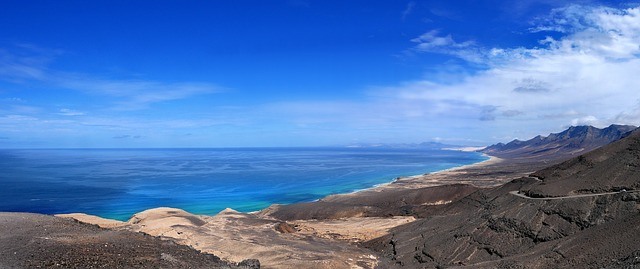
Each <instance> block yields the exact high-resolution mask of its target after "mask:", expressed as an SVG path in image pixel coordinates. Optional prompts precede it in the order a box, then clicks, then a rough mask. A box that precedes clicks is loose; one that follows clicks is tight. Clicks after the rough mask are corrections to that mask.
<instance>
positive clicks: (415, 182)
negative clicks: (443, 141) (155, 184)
mask: <svg viewBox="0 0 640 269" xmlns="http://www.w3.org/2000/svg"><path fill="white" fill-rule="evenodd" d="M478 149H479V148H477V147H472V148H455V149H454V148H451V149H445V150H456V151H465V152H475V151H477V150H478ZM482 156H485V157H488V159H486V160H483V161H479V162H475V163H470V164H465V165H460V166H455V167H451V168H446V169H442V170H437V171H433V172H427V173H424V174H417V175H411V176H398V177H395V178H394V179H393V180H391V181H389V182H385V183H379V184H375V185H373V186H371V187H369V188H363V189H358V190H354V191H350V192H344V193H335V194H329V195H325V196H323V197H321V198H318V199H315V200H313V201H310V202H317V201H322V200H324V199H327V198H329V197H334V196H355V195H359V194H361V193H367V192H380V191H389V190H392V189H405V188H407V186H406V185H410V186H411V187H413V188H416V187H432V186H436V185H445V184H450V183H443V184H435V185H434V184H433V182H432V181H430V180H429V179H428V178H427V177H429V176H431V175H441V176H449V174H450V173H455V172H457V171H461V170H465V169H469V168H482V167H484V166H488V165H493V164H496V163H499V162H502V159H500V158H498V157H494V156H490V155H487V154H484V153H482ZM421 181H424V182H423V183H424V184H419V183H420V182H421ZM298 203H305V202H298ZM293 204H297V203H291V204H271V205H269V206H267V207H265V208H263V209H260V210H257V211H250V212H244V213H247V214H257V213H259V212H261V211H263V210H265V209H267V208H269V207H272V206H279V205H293ZM156 208H162V207H152V208H147V209H144V210H142V211H140V212H136V213H134V214H132V215H131V216H130V217H129V218H128V219H127V220H124V221H122V220H118V219H113V218H108V217H101V216H97V215H92V214H87V213H84V212H73V213H63V214H52V215H56V216H82V215H85V216H89V217H90V218H89V219H91V217H96V219H95V220H96V221H98V220H99V219H104V220H113V221H116V222H126V221H128V220H129V219H131V218H133V217H134V215H136V214H138V213H141V212H144V211H148V210H153V209H156ZM229 208H230V209H233V207H228V208H227V209H229ZM224 210H226V209H224ZM224 210H222V211H220V212H217V213H215V214H212V215H208V214H205V215H204V216H211V217H213V216H216V215H218V214H220V213H222V212H224ZM198 215H200V214H198Z"/></svg>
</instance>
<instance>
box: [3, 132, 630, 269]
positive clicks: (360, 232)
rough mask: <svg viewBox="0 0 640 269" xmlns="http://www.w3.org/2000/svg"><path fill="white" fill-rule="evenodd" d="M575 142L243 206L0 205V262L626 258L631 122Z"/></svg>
mask: <svg viewBox="0 0 640 269" xmlns="http://www.w3.org/2000/svg"><path fill="white" fill-rule="evenodd" d="M578 135H579V134H578ZM567 141H575V139H571V137H569V139H568V140H567ZM554 143H558V141H557V140H554ZM572 143H573V142H572ZM589 143H593V141H589ZM583 153H584V154H582V155H578V157H575V158H571V159H568V160H566V161H562V160H555V161H551V160H549V159H547V158H544V159H542V160H538V159H535V158H514V159H500V158H495V157H493V158H491V159H490V160H488V161H485V162H483V163H479V164H474V165H470V166H465V167H462V168H458V169H451V170H447V171H442V172H438V173H432V174H427V175H423V176H415V177H407V178H399V179H397V180H396V181H394V182H393V183H389V184H385V185H382V186H379V187H377V188H373V189H369V190H364V191H360V192H357V193H352V194H343V195H332V196H328V197H325V198H323V199H320V200H318V201H315V202H310V203H299V204H292V205H273V206H271V207H269V208H267V209H264V210H262V211H260V212H254V213H240V212H236V211H234V210H232V209H227V210H224V211H222V212H220V213H219V214H217V215H215V216H203V215H193V214H190V213H188V212H185V211H183V210H180V209H174V208H156V209H150V210H147V211H144V212H140V213H138V214H136V215H134V216H133V217H132V218H131V219H130V220H129V221H127V222H120V221H114V220H106V219H102V218H99V217H95V216H89V215H85V214H66V215H58V217H52V216H43V215H35V214H25V215H21V214H17V213H3V215H1V216H2V220H3V221H5V223H6V224H7V225H4V224H3V226H2V228H1V229H3V231H2V234H3V237H1V238H0V239H1V241H0V244H2V245H3V246H4V245H7V246H11V248H5V249H4V250H3V251H4V252H3V253H2V254H3V255H10V254H11V253H12V252H15V253H16V254H13V255H16V256H11V257H12V258H11V259H5V260H4V261H3V262H4V264H1V263H0V265H4V266H5V267H7V268H28V267H33V266H32V265H38V266H42V267H56V266H58V265H59V264H61V262H64V264H65V265H69V266H67V267H83V266H87V264H89V265H91V264H106V265H113V267H121V268H128V267H144V266H149V267H154V268H155V267H160V268H162V267H165V268H170V267H176V265H179V267H184V268H201V267H207V268H236V267H237V266H240V268H243V267H242V266H245V267H247V266H249V265H251V266H254V267H257V266H258V262H257V261H256V260H252V259H257V260H259V264H260V266H261V268H395V267H406V268H444V267H447V268H449V267H459V266H468V267H470V268H575V267H581V268H634V267H635V266H640V250H639V249H640V248H639V246H640V245H639V244H638V243H637V242H638V241H639V240H640V230H639V229H640V217H639V216H640V215H639V214H638V212H639V210H640V193H638V190H640V169H639V168H638V167H640V157H639V156H640V132H638V131H636V132H633V133H630V134H627V135H625V138H623V139H621V140H618V141H616V142H614V143H612V144H610V145H607V146H604V147H601V148H599V149H596V150H594V151H591V152H590V153H586V151H585V152H583ZM21 218H22V219H21ZM68 218H73V219H75V220H78V221H80V222H85V223H91V224H95V225H99V226H100V227H102V228H98V227H97V226H90V225H86V224H82V223H78V222H76V221H73V220H69V219H68ZM69 227H72V229H71V230H72V231H73V232H69V229H70V228H69ZM47 238H48V239H47ZM20 242H29V244H21V243H20ZM86 242H90V243H91V244H93V245H86V244H85V243H86ZM173 242H175V243H177V244H174V243H173ZM182 245H184V246H182ZM110 246H117V247H116V248H113V249H115V250H117V251H113V249H112V248H110ZM145 246H146V247H145ZM152 246H153V247H152ZM157 246H159V247H157ZM187 246H188V247H187ZM189 247H191V248H189ZM177 249H180V250H177ZM68 250H72V251H68ZM152 250H153V251H152ZM200 252H202V253H200ZM18 253H20V255H19V254H18ZM65 253H71V254H65ZM205 253H206V254H205ZM118 254H120V255H119V256H118ZM65 255H67V256H65ZM69 255H70V256H69ZM114 255H115V256H114ZM123 255H124V256H125V258H120V257H122V256H123ZM213 255H215V256H213ZM68 257H71V258H68ZM114 257H117V259H114ZM217 257H220V259H222V260H219V259H218V258H217ZM120 259H122V260H120ZM104 260H108V261H104ZM141 260H144V261H149V263H148V264H147V263H144V265H140V264H139V262H140V261H141ZM114 262H115V263H114ZM70 264H75V265H70ZM215 266H218V267H215ZM225 266H226V267H225Z"/></svg>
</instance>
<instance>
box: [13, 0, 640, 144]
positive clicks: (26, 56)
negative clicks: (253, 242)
mask: <svg viewBox="0 0 640 269" xmlns="http://www.w3.org/2000/svg"><path fill="white" fill-rule="evenodd" d="M505 2H506V1H498V0H485V1H478V0H474V1H472V0H463V1H316V0H279V1H258V0H255V1H246V0H238V1H29V0H26V1H12V2H5V3H2V4H1V8H0V147H4V148H7V147H243V146H249V147H250V146H322V145H348V144H354V143H412V142H423V141H439V142H443V143H449V144H461V145H488V144H491V143H495V142H506V141H510V140H512V139H514V138H521V139H528V138H530V137H533V136H535V135H537V134H548V133H550V132H558V131H561V130H562V129H563V128H566V127H568V126H569V125H578V124H591V125H595V126H599V127H604V126H606V125H609V124H612V123H619V124H634V125H639V124H640V90H638V89H639V88H640V87H639V86H640V80H637V79H636V77H637V74H638V73H639V71H640V47H639V45H638V44H640V9H638V6H639V4H638V3H634V2H620V1H588V0H584V1H562V0H539V1H536V0H524V1H510V2H513V3H505Z"/></svg>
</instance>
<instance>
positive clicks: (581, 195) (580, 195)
mask: <svg viewBox="0 0 640 269" xmlns="http://www.w3.org/2000/svg"><path fill="white" fill-rule="evenodd" d="M637 192H640V191H616V192H603V193H592V194H577V195H569V196H560V197H541V198H538V197H529V196H526V195H524V194H522V193H519V191H510V192H509V193H510V194H512V195H515V196H518V197H520V198H524V199H530V200H561V199H571V198H582V197H593V196H602V195H612V194H617V193H637Z"/></svg>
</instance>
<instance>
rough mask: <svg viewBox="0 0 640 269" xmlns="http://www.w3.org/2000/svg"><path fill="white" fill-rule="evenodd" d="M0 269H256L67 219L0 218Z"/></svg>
mask: <svg viewBox="0 0 640 269" xmlns="http://www.w3.org/2000/svg"><path fill="white" fill-rule="evenodd" d="M0 257H1V258H0V268H16V269H18V268H220V269H231V268H238V269H240V268H244V269H249V268H260V263H259V261H257V260H246V261H243V262H241V263H240V264H230V263H228V262H225V261H222V260H220V258H218V257H217V256H214V255H211V254H205V253H202V252H200V251H197V250H194V249H193V248H190V247H187V246H183V245H178V244H175V243H174V242H172V241H167V240H162V239H160V238H159V237H153V236H149V235H146V234H143V233H134V232H128V231H114V230H106V229H101V228H99V227H98V226H95V225H89V224H84V223H79V222H77V221H74V220H71V219H63V218H57V217H53V216H48V215H40V214H31V213H6V212H0Z"/></svg>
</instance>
